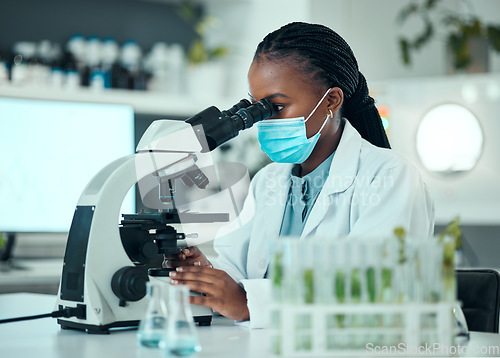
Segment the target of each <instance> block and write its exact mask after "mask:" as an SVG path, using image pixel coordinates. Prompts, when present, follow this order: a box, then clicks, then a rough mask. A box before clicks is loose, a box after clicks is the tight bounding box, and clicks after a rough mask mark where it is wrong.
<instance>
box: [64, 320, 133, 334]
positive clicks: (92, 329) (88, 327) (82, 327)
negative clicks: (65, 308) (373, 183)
mask: <svg viewBox="0 0 500 358" xmlns="http://www.w3.org/2000/svg"><path fill="white" fill-rule="evenodd" d="M57 323H59V325H61V329H75V330H79V331H85V332H86V333H88V334H110V333H111V331H110V330H111V329H112V328H137V327H138V326H139V321H122V322H114V323H110V324H106V325H102V326H97V325H93V324H84V323H78V322H71V321H63V320H60V319H58V320H57Z"/></svg>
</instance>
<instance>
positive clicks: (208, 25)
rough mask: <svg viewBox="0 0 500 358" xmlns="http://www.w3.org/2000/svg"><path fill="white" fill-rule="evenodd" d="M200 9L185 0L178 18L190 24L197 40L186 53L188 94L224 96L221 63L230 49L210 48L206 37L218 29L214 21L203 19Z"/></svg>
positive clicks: (204, 17) (212, 19)
mask: <svg viewBox="0 0 500 358" xmlns="http://www.w3.org/2000/svg"><path fill="white" fill-rule="evenodd" d="M201 10H202V9H201V8H199V7H197V6H196V5H194V4H193V3H192V2H191V1H190V0H184V1H183V6H182V7H181V16H183V17H184V19H185V20H186V21H188V22H189V23H190V24H192V26H193V28H194V30H195V32H196V37H195V38H194V40H193V42H192V44H191V46H190V47H189V49H188V53H187V65H188V67H187V87H188V92H189V93H190V94H191V95H196V96H204V97H207V96H216V97H220V96H223V94H224V93H223V92H224V86H225V85H226V83H225V68H224V64H223V62H222V61H221V59H222V58H224V57H226V56H227V55H228V53H229V50H228V48H227V47H225V46H210V45H209V41H208V40H207V37H208V36H207V35H208V33H209V32H210V31H214V30H215V29H216V27H217V24H218V22H217V19H216V18H215V17H213V16H204V15H203V14H202V11H201Z"/></svg>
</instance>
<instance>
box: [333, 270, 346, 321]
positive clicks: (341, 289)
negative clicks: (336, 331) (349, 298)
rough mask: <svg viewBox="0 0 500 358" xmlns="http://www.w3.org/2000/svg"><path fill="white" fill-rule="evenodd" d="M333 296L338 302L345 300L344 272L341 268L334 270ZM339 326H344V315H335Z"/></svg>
mask: <svg viewBox="0 0 500 358" xmlns="http://www.w3.org/2000/svg"><path fill="white" fill-rule="evenodd" d="M335 297H336V298H337V302H338V303H344V302H345V273H344V272H343V271H342V270H337V272H335ZM336 318H337V324H338V325H339V327H344V319H345V315H343V314H338V315H336Z"/></svg>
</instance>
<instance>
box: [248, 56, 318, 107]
mask: <svg viewBox="0 0 500 358" xmlns="http://www.w3.org/2000/svg"><path fill="white" fill-rule="evenodd" d="M248 84H249V91H250V95H251V96H252V97H254V98H255V99H257V100H259V99H262V98H265V97H268V96H272V95H275V94H282V95H285V96H286V97H290V98H293V97H295V96H298V95H301V94H302V93H304V91H309V90H310V89H311V87H312V84H311V83H310V81H308V80H307V77H306V76H305V75H304V74H303V73H302V72H300V71H298V70H297V68H296V67H295V66H293V65H291V64H290V63H287V62H284V61H273V60H260V61H254V62H252V65H251V66H250V69H249V71H248Z"/></svg>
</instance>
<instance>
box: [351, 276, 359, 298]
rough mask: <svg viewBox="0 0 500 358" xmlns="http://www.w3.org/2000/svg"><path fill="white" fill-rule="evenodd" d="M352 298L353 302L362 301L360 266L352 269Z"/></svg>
mask: <svg viewBox="0 0 500 358" xmlns="http://www.w3.org/2000/svg"><path fill="white" fill-rule="evenodd" d="M351 300H352V302H353V303H359V302H360V301H361V273H360V270H359V268H355V269H353V270H352V271H351Z"/></svg>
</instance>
